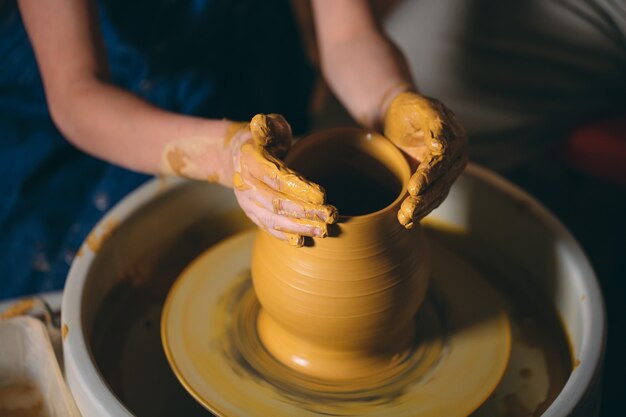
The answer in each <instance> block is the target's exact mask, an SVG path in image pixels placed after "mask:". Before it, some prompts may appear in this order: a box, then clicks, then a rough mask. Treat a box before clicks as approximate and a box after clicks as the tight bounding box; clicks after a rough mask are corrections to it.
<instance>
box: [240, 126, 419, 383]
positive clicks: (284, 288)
mask: <svg viewBox="0 0 626 417" xmlns="http://www.w3.org/2000/svg"><path fill="white" fill-rule="evenodd" d="M286 162H287V165H288V166H289V167H291V168H293V169H295V170H297V171H298V172H300V173H302V174H303V175H304V176H305V177H306V178H308V179H310V180H312V181H315V182H317V183H318V184H320V185H322V186H323V187H324V188H325V190H326V192H327V201H328V203H329V204H333V205H335V206H336V207H337V208H338V210H339V215H340V216H339V220H338V222H337V224H336V225H333V226H332V227H331V229H330V232H329V234H330V236H329V237H326V238H323V239H322V238H315V239H311V241H310V242H308V244H307V245H305V247H302V248H296V247H293V246H290V245H289V244H288V243H285V242H283V241H280V240H278V239H275V238H273V237H272V236H270V235H269V234H268V233H266V232H263V231H259V232H258V235H257V237H256V241H255V245H254V249H253V258H252V266H251V268H252V280H253V284H254V288H255V291H256V295H257V296H258V299H259V301H260V303H261V311H260V313H259V316H258V320H257V329H258V333H259V337H260V339H261V342H262V343H263V345H264V346H265V348H266V349H267V350H268V351H269V352H270V353H271V354H272V355H273V356H274V358H275V359H277V360H278V361H280V362H282V364H284V365H286V366H288V367H290V368H292V369H295V370H297V371H299V372H301V373H302V374H305V375H308V376H311V377H315V378H321V379H324V380H326V381H348V380H354V379H359V378H361V379H362V378H372V377H374V376H376V375H379V376H381V375H387V374H390V373H393V369H394V367H395V366H396V365H397V364H398V363H400V362H401V361H402V360H403V359H404V358H405V357H406V355H407V354H408V352H409V351H410V349H411V347H412V346H413V343H414V322H413V317H414V315H415V313H416V311H417V310H418V308H419V306H420V304H421V302H422V300H423V299H424V295H425V292H426V288H427V285H428V274H429V267H430V265H429V257H428V247H427V243H426V240H425V238H424V235H423V232H422V230H421V227H420V226H419V224H416V225H415V226H414V227H413V229H410V230H406V229H405V228H403V227H402V226H401V225H400V224H399V223H398V221H397V219H396V215H397V211H398V208H399V207H400V204H401V202H402V200H403V198H404V197H405V196H406V187H407V182H408V180H409V178H410V174H411V173H410V170H409V166H408V164H407V162H406V160H405V158H404V156H403V155H402V153H401V152H400V151H399V150H398V149H397V148H396V147H395V146H394V145H393V144H391V143H390V142H389V141H388V140H387V139H386V138H384V137H383V136H381V135H378V134H376V133H373V132H368V131H365V130H362V129H357V128H345V129H334V130H329V131H324V132H320V133H316V134H313V135H311V136H309V137H307V138H305V139H303V140H301V141H300V142H299V143H298V144H297V145H296V146H295V147H294V148H293V149H292V150H291V151H290V153H289V154H288V156H287V158H286Z"/></svg>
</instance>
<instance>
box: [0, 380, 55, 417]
mask: <svg viewBox="0 0 626 417" xmlns="http://www.w3.org/2000/svg"><path fill="white" fill-rule="evenodd" d="M0 416H2V417H46V416H48V413H46V412H45V409H44V403H43V398H42V396H41V392H39V390H38V389H37V388H36V387H35V386H33V385H32V384H30V383H27V382H23V383H18V384H12V385H8V386H5V387H0Z"/></svg>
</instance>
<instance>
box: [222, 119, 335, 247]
mask: <svg viewBox="0 0 626 417" xmlns="http://www.w3.org/2000/svg"><path fill="white" fill-rule="evenodd" d="M292 140H293V138H292V135H291V127H290V126H289V124H288V123H287V121H286V120H285V119H284V118H283V117H282V116H281V115H278V114H268V115H264V114H257V115H256V116H255V117H254V118H253V119H252V120H251V122H250V123H249V124H246V123H243V124H242V125H241V128H240V130H239V131H238V132H237V133H236V134H235V135H234V136H233V138H232V142H231V152H232V162H233V187H234V190H235V195H236V197H237V201H238V202H239V205H240V206H241V208H242V209H243V210H244V211H245V213H246V214H247V215H248V217H249V218H250V219H251V220H252V221H253V222H254V223H256V224H257V226H259V227H260V228H262V229H264V230H266V231H267V232H269V233H270V234H272V235H273V236H275V237H277V238H279V239H282V240H287V241H288V242H289V243H291V244H293V245H296V246H302V245H303V243H304V238H303V237H304V236H312V237H325V236H326V235H327V234H328V229H327V225H328V224H330V223H334V222H335V221H336V220H337V210H336V209H335V208H334V207H333V206H330V205H327V204H325V198H326V196H325V193H324V190H323V189H322V188H321V187H320V186H319V185H317V184H314V183H312V182H309V181H307V180H306V179H304V178H303V177H302V176H301V175H299V174H298V173H296V172H294V171H292V170H290V169H289V168H287V167H286V166H285V164H284V163H283V162H282V161H281V160H280V159H279V157H280V156H281V155H283V154H284V153H285V152H286V151H287V149H289V147H290V146H291V143H292Z"/></svg>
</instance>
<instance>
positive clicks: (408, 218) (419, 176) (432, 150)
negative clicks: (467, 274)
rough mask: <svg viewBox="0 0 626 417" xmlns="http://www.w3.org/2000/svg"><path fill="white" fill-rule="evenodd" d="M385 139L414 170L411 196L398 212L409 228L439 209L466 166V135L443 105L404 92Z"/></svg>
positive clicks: (393, 107) (392, 108) (390, 113)
mask: <svg viewBox="0 0 626 417" xmlns="http://www.w3.org/2000/svg"><path fill="white" fill-rule="evenodd" d="M384 133H385V136H386V137H387V138H388V139H389V140H391V141H392V142H393V143H394V144H395V145H396V146H398V147H399V148H400V149H401V150H402V151H403V152H404V153H405V154H406V155H407V156H408V158H409V161H410V163H411V165H412V169H414V174H413V175H412V177H411V179H410V181H409V184H408V192H409V196H408V197H407V198H406V199H405V200H404V201H403V203H402V206H401V208H400V210H399V211H398V221H399V222H400V223H401V224H402V225H403V226H405V227H406V228H407V229H408V228H411V227H412V226H413V223H414V222H417V221H419V220H421V219H422V218H423V217H424V216H426V215H427V214H428V213H430V212H431V211H432V210H433V209H435V208H437V207H438V206H439V205H440V204H441V203H442V202H443V200H444V199H445V198H446V196H447V195H448V191H449V190H450V187H451V186H452V183H453V182H454V181H455V180H456V178H457V177H458V176H459V175H460V174H461V172H462V171H463V169H464V168H465V166H466V165H467V136H466V134H465V131H464V130H463V128H462V127H461V126H460V125H459V124H458V122H457V121H456V118H455V116H454V114H453V113H452V111H450V110H449V109H448V108H446V107H445V106H444V105H443V104H442V103H441V102H439V101H437V100H435V99H431V98H428V97H424V96H421V95H419V94H416V93H413V92H409V91H405V92H401V93H400V94H398V95H397V96H395V97H394V98H393V100H392V101H391V104H390V105H389V108H388V109H387V111H386V113H385V118H384Z"/></svg>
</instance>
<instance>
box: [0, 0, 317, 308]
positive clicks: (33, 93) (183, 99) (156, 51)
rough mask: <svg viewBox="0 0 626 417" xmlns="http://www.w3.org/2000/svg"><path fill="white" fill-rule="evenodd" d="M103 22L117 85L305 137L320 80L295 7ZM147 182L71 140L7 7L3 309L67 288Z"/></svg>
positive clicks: (146, 12) (2, 56)
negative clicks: (84, 256)
mask: <svg viewBox="0 0 626 417" xmlns="http://www.w3.org/2000/svg"><path fill="white" fill-rule="evenodd" d="M260 4H261V5H262V6H263V7H260ZM99 16H100V17H99V19H100V26H101V27H100V29H101V31H102V34H103V37H104V41H105V45H106V50H107V55H108V60H109V66H110V70H111V77H112V82H113V83H114V84H116V85H118V86H120V87H122V88H124V89H126V90H127V91H131V92H133V93H135V94H137V95H139V96H141V97H143V98H144V99H146V100H148V101H149V102H151V103H153V104H155V105H157V106H159V107H161V108H164V109H168V110H171V111H174V112H178V113H184V114H190V115H197V116H202V117H208V118H224V117H227V118H230V119H234V120H247V119H249V118H250V117H252V116H253V115H254V114H255V113H258V112H264V113H269V112H277V113H282V114H284V115H285V116H286V117H287V120H289V121H290V122H291V123H292V125H293V127H294V130H295V131H298V130H301V129H303V128H304V124H305V121H306V106H307V102H308V97H309V90H310V88H309V87H310V85H311V80H312V73H311V71H310V68H309V67H308V66H307V64H306V60H305V58H304V54H303V51H302V49H301V46H300V42H299V38H298V36H297V30H296V27H295V24H294V22H293V18H292V14H291V10H290V9H289V5H288V2H287V1H286V0H285V1H281V0H276V1H265V2H262V3H261V2H255V1H251V0H249V1H241V0H240V1H225V0H206V1H204V0H194V1H183V0H178V1H165V0H163V1H154V0H135V1H132V2H128V1H127V0H108V1H105V2H102V3H101V4H99ZM147 179H148V177H146V176H144V175H140V174H137V173H133V172H130V171H127V170H124V169H121V168H118V167H115V166H113V165H110V164H107V163H105V162H103V161H99V160H97V159H95V158H92V157H90V156H87V155H86V154H84V153H82V152H80V151H79V150H77V149H76V148H74V147H72V146H71V145H70V144H69V143H68V142H67V141H66V140H65V139H64V138H63V136H62V135H61V134H60V133H59V131H58V130H57V129H56V128H55V126H54V124H53V122H52V120H51V119H50V115H49V113H48V109H47V107H46V102H45V95H44V91H43V87H42V83H41V79H40V76H39V72H38V69H37V65H36V62H35V58H34V55H33V51H32V48H31V46H30V43H29V41H28V37H27V35H26V32H25V29H24V26H23V24H22V21H21V18H20V15H19V12H18V10H17V7H16V5H15V3H14V2H6V1H5V2H2V1H0V299H3V298H8V297H15V296H20V295H26V294H32V293H37V292H42V291H51V290H57V289H60V288H62V287H63V284H64V282H65V277H66V275H67V271H68V268H69V265H70V263H71V262H72V259H73V257H74V254H75V253H76V251H77V250H78V248H79V246H80V244H81V243H82V241H83V240H84V239H85V237H86V235H87V234H88V233H89V231H90V230H91V228H92V227H93V226H94V224H95V223H96V222H97V221H98V220H99V219H100V218H101V217H102V215H103V214H104V212H105V211H106V210H108V209H109V208H110V207H111V206H112V205H114V204H115V203H117V202H118V201H119V200H120V199H121V198H123V197H124V196H125V195H126V194H127V193H128V192H130V191H131V190H133V189H134V188H136V187H137V186H138V185H140V184H141V183H143V182H144V181H146V180H147Z"/></svg>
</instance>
